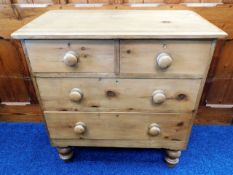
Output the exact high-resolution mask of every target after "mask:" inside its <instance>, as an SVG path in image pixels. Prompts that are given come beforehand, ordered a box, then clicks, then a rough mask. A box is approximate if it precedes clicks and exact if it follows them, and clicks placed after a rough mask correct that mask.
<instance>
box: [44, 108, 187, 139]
mask: <svg viewBox="0 0 233 175" xmlns="http://www.w3.org/2000/svg"><path fill="white" fill-rule="evenodd" d="M45 120H46V123H47V126H48V130H49V134H50V137H51V139H76V140H79V139H82V140H83V139H84V140H85V139H94V140H102V139H103V140H105V139H111V140H114V139H118V140H131V139H132V140H149V139H155V140H157V141H158V142H159V141H161V142H162V141H180V142H181V141H186V139H187V134H188V131H189V129H190V122H191V114H143V113H75V112H49V111H45Z"/></svg>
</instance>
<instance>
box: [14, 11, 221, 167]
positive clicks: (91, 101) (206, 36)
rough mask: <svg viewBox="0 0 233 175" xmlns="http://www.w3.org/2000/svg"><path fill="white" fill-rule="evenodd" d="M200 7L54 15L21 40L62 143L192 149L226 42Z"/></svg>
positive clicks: (172, 158)
mask: <svg viewBox="0 0 233 175" xmlns="http://www.w3.org/2000/svg"><path fill="white" fill-rule="evenodd" d="M225 36H226V33H224V32H223V31H221V30H220V29H218V28H217V27H215V26H214V25H212V24H210V23H209V22H207V21H206V20H204V19H203V18H201V17H200V16H198V15H197V14H195V13H194V12H191V11H150V10H148V11H143V10H141V11H133V10H132V11H127V10H106V11H98V10H96V11H63V10H58V11H50V12H47V13H45V14H43V15H42V16H40V17H39V18H37V19H35V20H34V21H32V22H31V23H29V24H27V25H26V26H24V27H23V28H21V29H19V30H18V31H16V32H15V33H13V34H12V37H13V38H15V39H21V41H22V44H23V46H24V51H25V54H26V55H27V59H28V64H29V65H30V69H31V75H32V79H33V81H34V86H35V88H36V90H37V94H38V98H39V99H40V103H41V107H42V109H43V112H44V117H45V121H46V124H47V128H48V132H49V136H50V140H51V143H52V145H54V146H57V149H58V152H59V156H60V158H61V159H63V160H68V159H70V158H71V157H72V156H73V152H72V148H71V147H73V146H103V147H141V148H164V149H166V156H165V160H166V162H167V163H168V164H169V165H175V164H177V163H178V162H179V157H180V155H181V150H183V149H185V148H186V145H187V142H188V138H189V134H190V130H191V127H192V121H193V118H194V116H195V112H196V109H197V106H198V103H199V100H200V96H201V93H202V89H203V85H204V82H205V79H206V75H207V72H208V68H209V65H210V62H211V58H212V55H213V51H214V48H215V42H216V39H217V38H223V37H225Z"/></svg>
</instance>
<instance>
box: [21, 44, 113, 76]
mask: <svg viewBox="0 0 233 175" xmlns="http://www.w3.org/2000/svg"><path fill="white" fill-rule="evenodd" d="M25 45H26V49H27V53H28V57H29V60H30V63H31V67H32V71H33V72H42V73H56V72H57V73H60V72H64V73H68V72H77V73H113V72H114V66H115V64H114V63H115V61H114V60H115V48H114V40H26V41H25Z"/></svg>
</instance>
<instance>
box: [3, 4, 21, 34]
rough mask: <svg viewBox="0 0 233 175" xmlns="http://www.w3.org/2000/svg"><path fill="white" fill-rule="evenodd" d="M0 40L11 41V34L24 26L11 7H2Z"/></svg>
mask: <svg viewBox="0 0 233 175" xmlns="http://www.w3.org/2000/svg"><path fill="white" fill-rule="evenodd" d="M0 26H1V27H0V38H6V39H10V38H11V37H10V34H11V33H12V32H14V31H15V30H17V29H18V28H20V27H21V26H22V23H21V21H19V20H18V19H17V15H16V14H15V12H14V10H13V9H12V7H11V5H0Z"/></svg>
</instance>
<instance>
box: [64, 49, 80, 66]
mask: <svg viewBox="0 0 233 175" xmlns="http://www.w3.org/2000/svg"><path fill="white" fill-rule="evenodd" d="M63 61H64V63H65V64H66V65H67V66H75V65H76V64H77V63H78V54H77V53H75V52H73V51H68V52H66V54H65V55H64V58H63Z"/></svg>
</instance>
